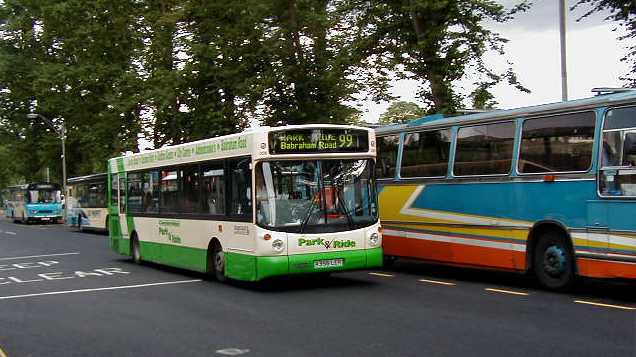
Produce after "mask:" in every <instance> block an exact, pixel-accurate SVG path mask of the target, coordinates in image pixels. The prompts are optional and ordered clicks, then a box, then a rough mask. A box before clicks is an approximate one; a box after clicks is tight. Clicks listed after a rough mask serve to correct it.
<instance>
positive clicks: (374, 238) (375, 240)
mask: <svg viewBox="0 0 636 357" xmlns="http://www.w3.org/2000/svg"><path fill="white" fill-rule="evenodd" d="M379 242H380V235H378V234H377V233H371V235H370V236H369V245H370V246H372V247H375V246H376V245H378V243H379Z"/></svg>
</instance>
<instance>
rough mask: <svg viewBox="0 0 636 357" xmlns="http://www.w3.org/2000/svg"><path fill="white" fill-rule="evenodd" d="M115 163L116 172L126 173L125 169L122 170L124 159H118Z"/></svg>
mask: <svg viewBox="0 0 636 357" xmlns="http://www.w3.org/2000/svg"><path fill="white" fill-rule="evenodd" d="M116 162H117V172H124V171H126V169H125V168H124V158H123V157H118V158H117V159H116Z"/></svg>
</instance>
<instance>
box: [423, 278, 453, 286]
mask: <svg viewBox="0 0 636 357" xmlns="http://www.w3.org/2000/svg"><path fill="white" fill-rule="evenodd" d="M418 281H421V282H422V283H431V284H439V285H447V286H455V285H457V284H455V283H449V282H447V281H439V280H427V279H420V280H418Z"/></svg>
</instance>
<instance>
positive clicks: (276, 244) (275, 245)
mask: <svg viewBox="0 0 636 357" xmlns="http://www.w3.org/2000/svg"><path fill="white" fill-rule="evenodd" d="M272 249H273V250H274V251H275V252H276V253H280V252H282V251H283V249H285V243H284V242H283V241H282V240H280V239H276V240H274V241H273V242H272Z"/></svg>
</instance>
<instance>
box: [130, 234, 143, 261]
mask: <svg viewBox="0 0 636 357" xmlns="http://www.w3.org/2000/svg"><path fill="white" fill-rule="evenodd" d="M130 255H131V257H132V260H133V262H134V263H135V264H141V244H139V236H137V232H135V231H132V233H130Z"/></svg>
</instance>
